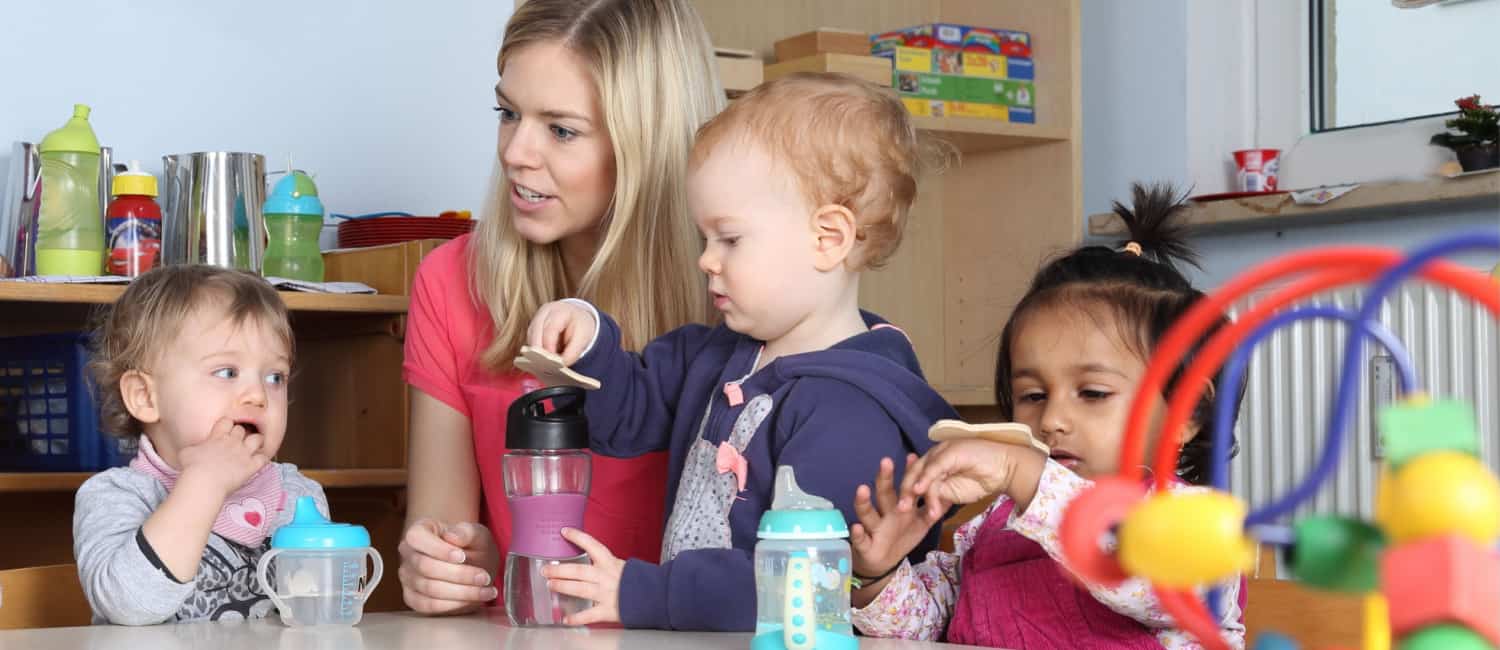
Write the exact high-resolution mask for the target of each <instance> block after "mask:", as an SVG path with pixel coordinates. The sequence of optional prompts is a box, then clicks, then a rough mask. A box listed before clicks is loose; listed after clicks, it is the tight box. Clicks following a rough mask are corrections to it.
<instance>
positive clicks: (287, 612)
mask: <svg viewBox="0 0 1500 650" xmlns="http://www.w3.org/2000/svg"><path fill="white" fill-rule="evenodd" d="M283 550H285V549H279V548H273V549H271V550H269V551H266V554H265V555H262V556H260V562H259V563H258V564H256V565H255V579H256V580H258V581H259V582H260V589H261V591H264V592H265V593H266V596H267V597H269V598H270V599H271V603H272V604H274V605H276V611H278V612H281V613H283V615H284V616H285V617H286V618H287V619H291V617H292V610H291V608H289V607H287V606H286V603H284V602H282V600H281V597H280V596H277V595H276V590H275V589H272V588H271V583H270V582H268V581H267V580H266V569H267V568H269V567H270V566H271V558H273V557H276V554H278V553H280V552H282V551H283Z"/></svg>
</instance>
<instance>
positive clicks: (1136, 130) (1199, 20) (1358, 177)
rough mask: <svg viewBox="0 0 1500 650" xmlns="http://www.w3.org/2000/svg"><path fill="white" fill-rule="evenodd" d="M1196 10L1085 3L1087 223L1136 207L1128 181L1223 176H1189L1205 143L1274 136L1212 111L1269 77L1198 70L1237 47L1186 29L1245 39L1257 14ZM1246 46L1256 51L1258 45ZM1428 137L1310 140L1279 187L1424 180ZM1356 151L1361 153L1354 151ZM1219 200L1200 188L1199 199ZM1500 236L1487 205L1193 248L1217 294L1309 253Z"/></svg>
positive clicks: (1411, 132)
mask: <svg viewBox="0 0 1500 650" xmlns="http://www.w3.org/2000/svg"><path fill="white" fill-rule="evenodd" d="M1250 1H1251V0H1246V2H1250ZM1267 1H1269V2H1271V3H1273V4H1274V3H1278V2H1283V1H1284V0H1267ZM1189 2H1196V0H1147V1H1142V2H1130V3H1121V2H1116V1H1115V0H1083V2H1082V5H1083V15H1082V20H1081V23H1082V32H1083V80H1084V88H1083V104H1084V107H1083V132H1084V141H1083V155H1084V161H1083V169H1084V179H1083V183H1084V212H1085V214H1084V215H1079V218H1086V215H1087V214H1093V213H1098V212H1104V211H1107V210H1108V209H1109V203H1110V201H1111V200H1113V199H1126V198H1128V195H1127V194H1126V189H1127V188H1128V187H1129V184H1130V183H1131V182H1132V181H1136V180H1145V181H1150V180H1170V181H1175V182H1177V183H1181V184H1182V185H1183V186H1184V187H1187V186H1189V185H1190V184H1191V183H1192V182H1193V181H1194V180H1195V179H1197V178H1205V177H1209V176H1213V175H1215V174H1218V173H1219V171H1218V170H1215V169H1212V168H1210V169H1195V168H1194V167H1193V166H1194V165H1195V164H1198V162H1195V161H1197V160H1198V159H1199V158H1200V157H1201V154H1202V151H1203V150H1205V148H1204V147H1203V146H1201V145H1202V143H1203V142H1204V141H1206V140H1214V141H1215V142H1218V141H1224V144H1225V147H1228V146H1229V144H1230V143H1229V142H1228V141H1229V140H1235V139H1238V138H1246V137H1248V138H1251V139H1253V138H1255V137H1256V134H1257V133H1259V132H1261V131H1266V130H1267V129H1266V128H1265V127H1264V125H1257V124H1249V125H1247V124H1246V123H1245V122H1244V121H1243V120H1245V119H1250V120H1254V119H1255V118H1254V116H1253V115H1252V114H1251V113H1253V111H1251V112H1248V113H1247V112H1235V111H1230V110H1224V111H1222V112H1221V111H1220V110H1218V109H1214V108H1213V105H1214V103H1213V102H1212V101H1205V99H1204V98H1205V97H1209V98H1212V97H1214V96H1215V93H1231V92H1241V93H1243V92H1244V91H1245V90H1246V87H1249V88H1250V89H1251V90H1252V91H1253V89H1254V87H1256V86H1258V85H1259V86H1263V85H1265V80H1264V79H1257V77H1260V76H1263V75H1261V74H1260V73H1261V71H1260V70H1257V69H1256V66H1255V65H1242V64H1244V63H1246V62H1245V61H1243V60H1233V59H1225V60H1221V61H1204V60H1202V59H1201V58H1199V57H1210V56H1221V57H1234V56H1237V55H1236V54H1235V53H1234V51H1233V49H1234V44H1233V43H1226V42H1224V39H1222V38H1217V35H1208V34H1205V33H1203V31H1198V32H1195V33H1193V34H1189V32H1188V29H1190V28H1191V29H1195V30H1208V29H1213V28H1214V27H1215V23H1221V24H1220V25H1219V27H1228V28H1230V29H1239V28H1241V27H1242V25H1243V22H1242V21H1241V20H1240V19H1239V18H1240V17H1243V16H1246V15H1247V13H1246V12H1248V16H1250V19H1252V20H1253V17H1254V16H1255V15H1256V12H1257V9H1258V8H1257V7H1254V6H1251V7H1248V8H1245V7H1238V8H1236V7H1231V8H1225V9H1224V10H1225V11H1229V12H1231V14H1233V15H1230V16H1229V17H1227V18H1226V17H1222V16H1220V17H1213V16H1204V15H1202V14H1200V13H1198V12H1197V11H1195V10H1198V9H1202V7H1200V6H1197V5H1194V6H1192V7H1190V6H1189V4H1188V3H1189ZM1264 8H1265V7H1263V6H1262V7H1259V9H1264ZM1262 13H1263V12H1262ZM1262 22H1263V23H1264V22H1267V21H1264V20H1263V21H1262ZM1238 38H1241V39H1242V41H1243V39H1245V38H1248V39H1252V40H1253V38H1254V34H1253V33H1252V34H1247V35H1243V34H1242V35H1240V36H1239V37H1238ZM1282 54H1286V53H1284V52H1283V53H1282ZM1249 56H1251V57H1254V56H1255V54H1254V53H1253V52H1252V53H1251V54H1250V55H1249ZM1262 64H1264V62H1262ZM1303 65H1305V62H1304V63H1303ZM1209 69H1220V70H1230V71H1233V70H1241V71H1242V72H1243V73H1244V74H1245V75H1248V79H1242V80H1239V81H1225V82H1224V83H1223V85H1222V86H1220V85H1212V84H1210V83H1208V82H1205V81H1203V79H1205V78H1209V79H1218V78H1220V77H1223V76H1226V75H1227V74H1230V73H1225V75H1217V76H1216V75H1214V74H1208V73H1206V72H1205V70H1209ZM1262 121H1264V120H1262ZM1424 128H1427V125H1424V124H1421V123H1413V124H1409V125H1404V126H1402V127H1398V128H1396V129H1394V130H1388V131H1386V132H1382V133H1377V132H1373V131H1366V130H1363V129H1354V130H1347V131H1341V132H1337V133H1328V134H1317V135H1312V136H1306V137H1304V138H1302V139H1301V140H1300V141H1298V142H1296V143H1295V144H1294V145H1292V146H1290V147H1289V159H1288V161H1287V162H1286V163H1285V166H1284V167H1283V180H1284V181H1289V182H1290V183H1283V187H1284V188H1285V187H1308V186H1316V185H1318V184H1324V183H1344V182H1350V181H1375V180H1385V179H1390V178H1411V177H1414V176H1422V175H1425V174H1428V173H1430V171H1431V170H1433V169H1435V167H1436V164H1437V162H1439V161H1440V160H1441V159H1442V158H1443V157H1444V156H1445V155H1447V154H1445V153H1444V152H1443V151H1442V150H1440V149H1436V148H1433V147H1428V146H1427V145H1426V137H1425V135H1423V134H1422V133H1417V131H1420V130H1422V129H1424ZM1438 128H1440V127H1438ZM1434 130H1435V129H1434ZM1350 142H1353V143H1354V146H1347V145H1349V144H1350ZM1195 143H1196V144H1195ZM1238 146H1249V144H1248V143H1247V144H1246V145H1235V147H1236V148H1237V147H1238ZM1221 148H1222V147H1221ZM1299 157H1300V158H1299ZM1299 160H1300V162H1299ZM1222 190H1223V188H1222V187H1209V188H1205V187H1203V186H1201V185H1200V186H1199V187H1198V188H1197V190H1196V191H1197V192H1200V193H1201V192H1209V191H1222ZM1497 226H1500V198H1497V200H1496V201H1495V202H1494V203H1493V204H1490V205H1484V206H1476V207H1470V208H1463V209H1453V208H1435V209H1418V210H1414V211H1411V212H1409V213H1405V215H1404V216H1403V217H1402V218H1398V219H1393V220H1389V221H1379V222H1370V223H1353V224H1344V225H1337V226H1323V227H1298V228H1288V229H1285V230H1282V231H1261V232H1252V233H1242V234H1233V235H1208V236H1202V237H1199V238H1198V239H1197V241H1196V242H1195V244H1196V245H1197V248H1198V250H1199V252H1200V253H1202V255H1203V257H1204V262H1205V264H1204V267H1205V268H1204V271H1203V272H1202V273H1201V274H1198V276H1197V277H1196V278H1195V280H1196V281H1197V282H1198V283H1199V284H1200V286H1203V287H1213V286H1217V285H1218V284H1220V283H1222V282H1224V281H1225V280H1227V279H1229V278H1230V277H1232V276H1233V275H1235V274H1236V273H1238V272H1240V271H1243V270H1245V269H1246V268H1248V267H1249V266H1251V265H1253V264H1255V263H1258V262H1261V261H1264V260H1266V259H1269V258H1271V257H1274V256H1276V255H1279V254H1282V253H1286V252H1289V251H1292V250H1297V249H1302V248H1308V247H1312V246H1320V245H1328V244H1335V243H1342V244H1355V243H1359V244H1371V245H1380V246H1394V247H1399V248H1410V247H1412V246H1415V245H1418V244H1421V243H1422V242H1424V241H1427V240H1429V239H1432V238H1433V237H1436V236H1440V235H1442V234H1444V233H1451V232H1455V231H1458V230H1464V229H1472V228H1486V227H1487V228H1495V227H1497ZM1460 261H1462V262H1465V263H1467V264H1470V265H1472V266H1474V267H1476V268H1483V269H1489V268H1490V267H1491V266H1492V265H1494V264H1495V262H1496V256H1494V255H1471V256H1467V257H1465V258H1462V259H1461V260H1460Z"/></svg>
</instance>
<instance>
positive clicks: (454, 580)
mask: <svg viewBox="0 0 1500 650" xmlns="http://www.w3.org/2000/svg"><path fill="white" fill-rule="evenodd" d="M400 552H401V570H400V572H399V575H400V577H401V597H402V599H404V600H405V601H406V606H407V607H410V608H412V610H414V611H417V612H419V613H422V614H461V613H466V612H470V611H473V610H475V609H478V608H479V607H480V606H482V605H484V604H485V603H488V602H490V601H492V600H494V599H495V598H496V597H497V596H498V595H499V592H497V591H496V586H495V584H494V582H495V575H496V574H497V573H498V572H499V567H500V558H499V553H498V550H497V549H496V548H495V538H494V537H493V536H491V535H490V531H489V529H488V528H485V527H484V526H481V525H479V524H475V523H460V524H447V523H444V522H440V521H436V520H434V519H426V518H424V519H418V520H417V521H415V522H412V524H411V526H409V527H407V529H406V534H405V535H403V536H402V539H401V546H400Z"/></svg>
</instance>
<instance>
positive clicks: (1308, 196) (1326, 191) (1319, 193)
mask: <svg viewBox="0 0 1500 650" xmlns="http://www.w3.org/2000/svg"><path fill="white" fill-rule="evenodd" d="M1358 187H1359V183H1349V184H1348V185H1330V186H1327V187H1314V188H1312V189H1308V190H1297V191H1295V192H1292V202H1293V203H1296V204H1297V205H1323V204H1325V203H1328V202H1329V201H1332V200H1334V199H1336V198H1339V197H1341V196H1343V195H1345V194H1348V193H1350V192H1352V191H1354V190H1355V189H1356V188H1358Z"/></svg>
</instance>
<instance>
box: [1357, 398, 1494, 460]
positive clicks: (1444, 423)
mask: <svg viewBox="0 0 1500 650" xmlns="http://www.w3.org/2000/svg"><path fill="white" fill-rule="evenodd" d="M1379 419H1380V441H1381V443H1382V445H1383V446H1384V447H1385V457H1386V461H1387V462H1389V463H1390V464H1391V467H1401V466H1402V465H1404V464H1406V461H1409V460H1411V459H1413V458H1416V457H1417V456H1420V455H1422V454H1425V453H1427V452H1429V451H1439V450H1453V451H1461V452H1464V453H1466V454H1470V455H1473V456H1476V457H1477V456H1479V435H1478V433H1477V432H1478V431H1479V428H1478V427H1477V426H1476V425H1475V424H1474V409H1473V407H1471V406H1469V405H1467V404H1464V403H1462V402H1432V403H1430V404H1410V403H1399V404H1392V405H1390V406H1387V407H1385V408H1383V409H1381V410H1380V416H1379Z"/></svg>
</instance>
